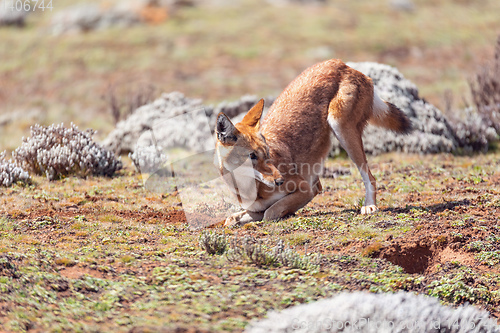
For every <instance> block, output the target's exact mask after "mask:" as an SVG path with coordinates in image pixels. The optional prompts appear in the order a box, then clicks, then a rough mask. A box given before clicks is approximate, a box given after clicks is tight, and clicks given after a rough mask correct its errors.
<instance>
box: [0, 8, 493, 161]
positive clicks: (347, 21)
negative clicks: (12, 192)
mask: <svg viewBox="0 0 500 333" xmlns="http://www.w3.org/2000/svg"><path fill="white" fill-rule="evenodd" d="M20 4H23V6H24V9H25V10H26V9H28V10H27V11H24V10H22V11H16V8H15V7H16V6H17V8H18V9H20V8H21V6H20ZM26 4H27V5H26ZM0 5H1V9H0V151H3V150H8V151H12V150H14V149H15V148H16V147H18V146H19V145H20V143H21V138H22V137H23V136H28V135H29V127H30V126H31V125H33V124H35V123H39V124H42V125H49V124H52V123H61V122H64V123H65V124H68V125H69V123H70V122H73V123H75V124H76V125H78V126H79V127H80V128H81V129H85V128H89V127H91V128H93V129H95V130H97V131H98V133H97V134H96V136H95V138H96V139H97V140H102V139H103V138H104V137H105V136H106V135H107V134H108V133H109V132H110V131H111V130H112V129H113V128H114V125H115V123H116V122H117V121H118V120H120V119H123V118H125V117H126V116H127V114H128V113H130V112H131V111H133V110H134V109H135V108H136V107H138V106H140V105H142V104H145V103H148V102H151V101H152V100H154V99H155V98H156V97H159V96H160V95H161V93H163V92H171V91H180V92H182V93H184V94H185V95H186V96H187V97H190V98H201V99H203V101H204V103H218V102H221V101H224V100H227V101H231V100H235V99H238V98H240V97H241V96H242V95H245V94H251V95H257V96H262V97H264V96H277V95H278V94H279V93H280V92H281V91H282V90H283V89H284V88H285V87H286V85H287V84H288V83H289V82H290V81H291V80H292V79H293V78H295V77H296V76H297V75H298V74H299V73H300V72H301V71H302V70H303V69H305V68H306V67H309V66H310V65H312V64H314V63H316V62H319V61H322V60H326V59H329V58H340V59H342V60H344V61H357V62H360V61H374V62H380V63H385V64H389V65H391V66H395V67H397V68H398V70H399V71H400V72H401V73H403V75H404V76H405V77H406V78H407V79H409V80H411V81H413V82H414V83H415V84H416V85H417V87H418V88H419V91H420V95H421V96H422V97H424V98H425V99H426V100H428V101H429V102H431V103H432V104H434V105H435V106H437V107H438V108H439V109H441V110H442V111H444V112H445V113H446V112H459V111H458V110H461V109H464V108H465V107H466V106H467V105H469V104H472V102H471V97H470V92H469V91H470V89H469V87H468V81H469V80H470V78H471V77H472V76H473V75H474V73H476V72H477V71H478V68H480V67H481V66H484V65H485V64H486V63H487V62H488V61H490V60H491V59H493V54H494V50H495V43H496V38H497V36H498V35H499V34H500V1H498V0H475V1H470V0H356V1H349V0H309V1H307V0H248V1H247V0H165V1H161V0H157V1H154V0H136V1H112V0H107V1H93V0H87V1H76V0H52V1H46V0H45V1H44V3H43V6H44V7H42V6H41V5H42V3H41V1H38V3H37V2H35V1H0ZM34 6H37V7H34ZM10 7H14V11H12V9H13V8H10Z"/></svg>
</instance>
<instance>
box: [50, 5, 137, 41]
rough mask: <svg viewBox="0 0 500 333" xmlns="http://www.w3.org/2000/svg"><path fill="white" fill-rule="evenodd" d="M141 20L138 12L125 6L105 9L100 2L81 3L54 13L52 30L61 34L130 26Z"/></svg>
mask: <svg viewBox="0 0 500 333" xmlns="http://www.w3.org/2000/svg"><path fill="white" fill-rule="evenodd" d="M140 22H141V17H140V15H139V13H138V12H136V11H133V10H129V9H125V8H120V7H116V8H107V9H104V8H102V7H101V6H99V5H98V4H79V5H75V6H71V7H68V8H66V9H64V10H61V11H59V12H57V13H55V14H54V16H53V17H52V21H51V27H50V29H51V31H52V33H53V34H56V35H60V34H65V33H81V32H87V31H91V30H102V29H106V28H110V27H112V26H118V27H128V26H132V25H135V24H138V23H140Z"/></svg>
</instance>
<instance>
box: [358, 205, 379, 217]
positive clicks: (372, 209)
mask: <svg viewBox="0 0 500 333" xmlns="http://www.w3.org/2000/svg"><path fill="white" fill-rule="evenodd" d="M377 210H378V208H377V206H375V205H369V206H363V207H361V215H367V214H372V213H375V212H376V211H377Z"/></svg>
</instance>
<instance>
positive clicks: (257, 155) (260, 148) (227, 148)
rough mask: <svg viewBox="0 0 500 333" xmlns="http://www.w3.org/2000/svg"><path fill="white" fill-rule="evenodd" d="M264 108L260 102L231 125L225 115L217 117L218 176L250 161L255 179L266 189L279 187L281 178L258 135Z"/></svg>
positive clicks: (265, 144)
mask: <svg viewBox="0 0 500 333" xmlns="http://www.w3.org/2000/svg"><path fill="white" fill-rule="evenodd" d="M263 109H264V100H263V99H261V100H260V101H259V102H258V103H257V104H255V106H254V107H252V109H250V111H248V113H247V114H246V115H245V117H244V118H243V120H242V121H241V122H239V123H237V124H236V125H234V124H233V123H232V122H231V120H229V118H228V117H227V116H226V115H225V114H224V113H222V112H221V113H219V115H218V116H217V125H216V134H217V144H216V146H217V147H216V148H217V154H218V163H219V170H220V172H221V174H224V173H227V172H228V171H229V172H233V171H234V170H236V169H237V168H239V167H241V166H242V165H244V164H247V163H246V162H248V161H250V163H251V165H252V167H253V175H254V178H255V179H256V180H257V181H259V182H261V183H263V184H264V185H266V186H268V187H274V186H280V185H282V184H283V182H284V179H283V176H282V175H281V173H280V172H279V170H278V169H277V168H276V167H275V166H274V165H273V164H272V163H271V160H270V157H269V147H268V145H267V143H266V139H265V138H264V136H263V135H262V134H260V131H259V130H260V119H261V117H262V111H263Z"/></svg>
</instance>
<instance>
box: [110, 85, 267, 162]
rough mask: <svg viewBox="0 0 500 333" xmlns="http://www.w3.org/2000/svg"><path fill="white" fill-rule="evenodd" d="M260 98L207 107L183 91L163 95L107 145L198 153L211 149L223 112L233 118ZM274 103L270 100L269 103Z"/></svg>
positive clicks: (120, 126) (120, 127)
mask: <svg viewBox="0 0 500 333" xmlns="http://www.w3.org/2000/svg"><path fill="white" fill-rule="evenodd" d="M258 100H259V99H258V98H257V97H255V96H243V97H242V98H240V99H239V100H238V101H233V102H226V101H225V102H222V103H220V104H218V105H216V106H211V105H208V106H207V105H203V104H202V102H201V100H200V99H192V98H186V97H185V96H184V95H183V94H182V93H179V92H172V93H168V94H162V96H161V97H160V98H158V99H157V100H155V101H154V102H153V103H151V104H147V105H144V106H141V107H140V108H138V109H137V110H135V111H134V112H133V113H132V114H131V115H130V116H129V117H128V118H127V119H125V120H123V121H120V122H119V123H118V124H117V125H116V128H115V129H114V130H113V131H112V132H111V133H110V134H109V135H108V137H107V138H106V139H105V140H104V142H103V145H104V146H106V147H107V148H108V149H110V150H112V151H115V152H117V153H125V152H135V150H136V149H137V148H138V147H140V148H141V149H142V148H143V147H148V146H151V145H158V146H161V149H160V150H162V151H164V150H169V149H173V148H184V149H187V150H191V151H195V152H203V151H207V150H211V149H213V148H214V141H213V139H212V134H213V131H214V126H215V120H216V118H217V115H218V114H219V112H224V113H225V114H227V115H228V116H229V117H234V116H236V115H239V114H244V113H245V112H247V111H248V110H249V109H250V108H251V107H252V106H253V105H254V104H255V103H257V101H258ZM271 103H272V100H269V99H268V102H267V104H268V105H270V104H271ZM155 141H156V143H155Z"/></svg>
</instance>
